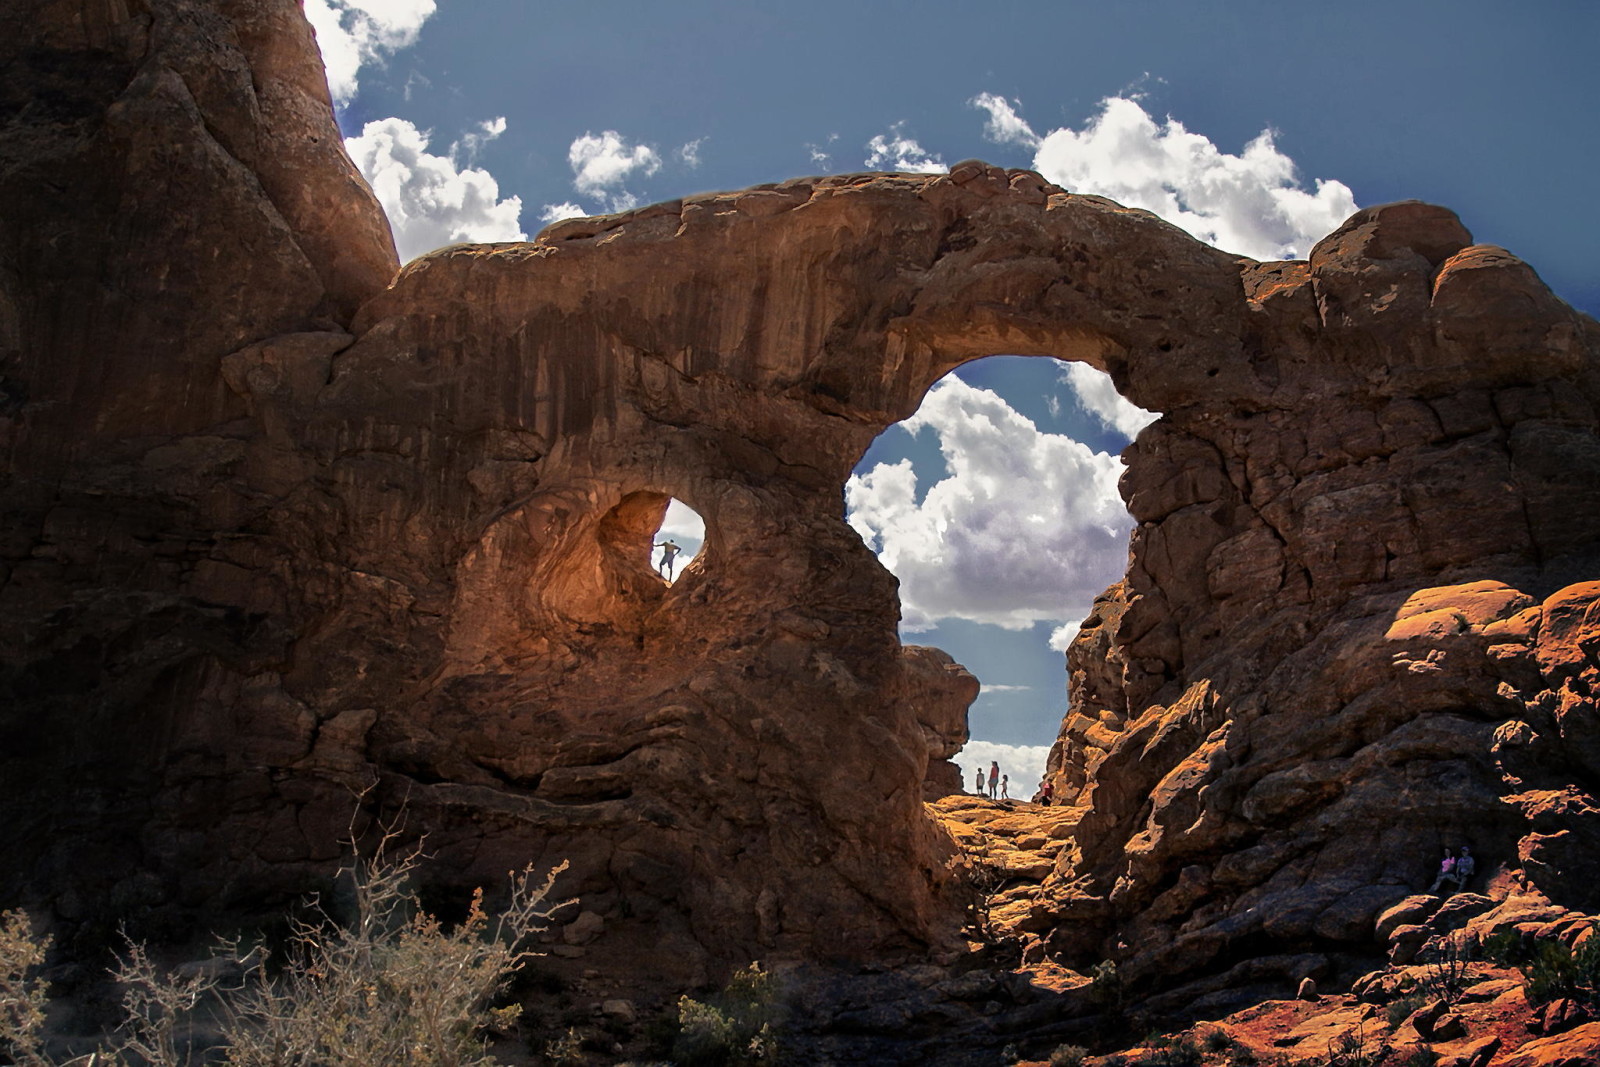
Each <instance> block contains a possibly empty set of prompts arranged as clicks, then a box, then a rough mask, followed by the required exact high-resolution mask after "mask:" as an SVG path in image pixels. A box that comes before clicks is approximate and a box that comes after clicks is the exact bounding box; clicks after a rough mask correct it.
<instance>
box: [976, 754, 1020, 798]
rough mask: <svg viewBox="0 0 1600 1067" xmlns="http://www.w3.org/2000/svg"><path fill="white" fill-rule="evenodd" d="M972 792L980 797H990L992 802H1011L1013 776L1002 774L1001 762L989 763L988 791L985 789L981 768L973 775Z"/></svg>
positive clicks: (992, 761) (993, 761)
mask: <svg viewBox="0 0 1600 1067" xmlns="http://www.w3.org/2000/svg"><path fill="white" fill-rule="evenodd" d="M972 791H973V792H974V793H976V794H978V795H979V796H980V797H988V798H989V799H990V800H1010V799H1011V776H1010V775H1009V774H1001V773H1000V763H999V761H998V760H991V761H990V763H989V786H988V790H987V791H985V789H984V783H983V768H982V767H979V768H978V769H977V771H976V772H974V774H973V778H972Z"/></svg>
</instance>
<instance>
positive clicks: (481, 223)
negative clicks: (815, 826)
mask: <svg viewBox="0 0 1600 1067" xmlns="http://www.w3.org/2000/svg"><path fill="white" fill-rule="evenodd" d="M503 122H504V120H495V123H498V124H500V129H504V125H503ZM495 123H491V124H487V125H490V126H492V125H494V124H495ZM495 135H496V136H498V130H497V131H496V134H495ZM428 139H429V134H428V132H427V131H424V130H419V129H417V128H416V127H415V126H414V125H412V124H411V123H410V122H407V121H406V120H405V119H399V118H387V119H378V120H377V121H375V122H369V123H367V124H366V126H365V127H363V129H362V131H361V135H360V136H359V137H348V138H346V139H345V142H344V147H345V151H347V152H349V153H350V158H351V159H352V160H354V161H355V164H356V166H357V167H358V168H360V170H361V173H362V174H363V175H364V176H365V177H366V179H367V183H368V184H369V185H371V186H372V191H373V192H374V193H376V194H377V197H378V202H379V203H381V204H382V205H383V210H384V214H386V215H388V216H389V225H390V227H391V228H393V230H394V243H395V247H396V248H397V249H398V251H399V253H400V261H401V262H402V263H404V262H406V261H408V260H412V259H415V258H416V257H417V256H420V255H421V254H423V253H424V252H431V251H432V250H433V249H435V248H440V247H442V246H444V245H449V244H457V243H460V242H462V241H524V240H527V235H526V234H524V233H523V232H522V227H521V224H520V223H519V221H518V219H519V217H520V216H521V214H522V200H521V199H520V198H519V197H515V196H508V197H506V198H505V199H504V200H502V199H500V186H499V185H498V183H496V182H495V180H494V176H493V175H491V174H490V173H489V172H488V171H486V170H479V169H477V168H475V167H464V168H458V167H457V165H456V162H455V160H453V159H451V158H449V157H447V156H436V155H433V154H432V153H430V152H429V151H428Z"/></svg>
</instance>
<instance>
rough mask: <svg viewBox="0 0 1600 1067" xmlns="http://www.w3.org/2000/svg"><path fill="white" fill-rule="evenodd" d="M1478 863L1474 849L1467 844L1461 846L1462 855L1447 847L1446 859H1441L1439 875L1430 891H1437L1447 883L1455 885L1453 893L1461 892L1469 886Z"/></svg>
mask: <svg viewBox="0 0 1600 1067" xmlns="http://www.w3.org/2000/svg"><path fill="white" fill-rule="evenodd" d="M1477 869H1478V864H1477V862H1476V861H1475V860H1473V858H1472V849H1470V848H1468V847H1467V846H1466V845H1462V846H1461V855H1459V856H1458V855H1456V854H1455V852H1454V850H1452V849H1448V848H1447V849H1445V850H1444V859H1442V860H1440V861H1439V876H1438V877H1437V878H1435V879H1434V880H1433V884H1432V885H1431V886H1429V887H1428V892H1429V893H1437V892H1438V891H1439V889H1440V887H1442V886H1444V885H1445V884H1446V883H1448V884H1450V885H1452V886H1454V888H1453V889H1451V890H1450V892H1452V893H1459V892H1461V891H1462V890H1463V889H1465V888H1466V887H1467V882H1468V881H1469V880H1470V879H1471V878H1472V875H1473V874H1474V873H1475V872H1476V871H1477Z"/></svg>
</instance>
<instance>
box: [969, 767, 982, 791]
mask: <svg viewBox="0 0 1600 1067" xmlns="http://www.w3.org/2000/svg"><path fill="white" fill-rule="evenodd" d="M972 791H973V792H974V793H976V794H978V795H979V796H980V797H981V796H983V768H982V767H979V768H978V771H977V774H976V776H975V777H974V778H973V779H972Z"/></svg>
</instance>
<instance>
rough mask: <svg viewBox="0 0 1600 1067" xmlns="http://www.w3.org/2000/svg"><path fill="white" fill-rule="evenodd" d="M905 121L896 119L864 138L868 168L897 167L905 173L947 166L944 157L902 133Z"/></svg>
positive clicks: (937, 171)
mask: <svg viewBox="0 0 1600 1067" xmlns="http://www.w3.org/2000/svg"><path fill="white" fill-rule="evenodd" d="M904 126H905V123H903V122H897V123H895V124H894V125H893V126H890V127H889V132H888V133H887V134H882V133H880V134H878V135H877V136H876V137H874V138H873V139H872V140H870V141H868V142H867V158H866V160H865V166H866V168H867V169H868V170H897V171H902V172H904V173H907V174H942V173H944V172H945V171H947V170H949V169H950V168H949V167H947V166H945V163H944V160H942V159H940V158H939V157H938V156H936V155H930V154H929V153H928V152H927V151H926V150H925V149H924V148H923V147H922V146H921V145H919V144H918V143H917V142H916V141H915V140H913V139H912V138H910V137H907V136H906V135H905V131H904V129H903V127H904Z"/></svg>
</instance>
